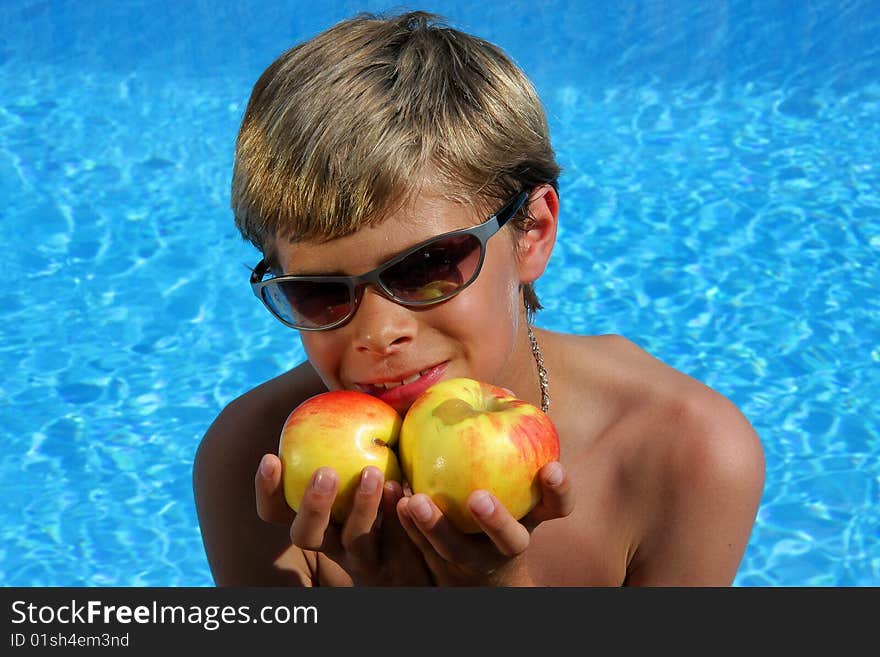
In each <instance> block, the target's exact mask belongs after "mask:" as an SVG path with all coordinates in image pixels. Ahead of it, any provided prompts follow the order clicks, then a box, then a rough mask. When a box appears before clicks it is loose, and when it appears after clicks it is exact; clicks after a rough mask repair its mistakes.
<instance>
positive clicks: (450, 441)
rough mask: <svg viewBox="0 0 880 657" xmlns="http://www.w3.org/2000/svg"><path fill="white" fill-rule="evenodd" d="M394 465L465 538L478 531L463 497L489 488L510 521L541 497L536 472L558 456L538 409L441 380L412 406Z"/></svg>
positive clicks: (504, 394) (552, 431) (479, 385)
mask: <svg viewBox="0 0 880 657" xmlns="http://www.w3.org/2000/svg"><path fill="white" fill-rule="evenodd" d="M399 449H400V464H401V467H402V468H403V474H404V477H405V478H406V480H407V481H408V482H409V484H410V486H411V488H412V490H413V492H415V493H425V494H426V495H428V496H430V497H431V499H432V500H433V501H434V503H435V504H436V505H437V506H438V507H439V508H440V510H441V511H442V512H443V513H444V515H445V516H446V517H448V518H449V520H450V521H451V522H452V524H453V525H455V526H456V527H457V528H458V529H460V530H461V531H463V532H466V533H476V532H479V531H481V529H480V527H479V525H478V524H477V523H476V521H475V520H474V518H473V516H472V515H471V513H470V511H469V510H468V509H467V506H466V502H467V498H468V496H469V495H470V494H471V493H472V492H473V491H475V490H477V489H484V490H488V491H489V492H490V493H492V494H493V495H494V496H495V497H496V498H498V500H499V501H500V502H501V503H502V504H503V505H504V506H505V507H506V508H507V510H508V511H509V512H510V513H511V514H512V515H513V516H514V517H515V518H517V519H520V518H522V517H523V516H524V515H526V514H527V513H528V512H529V511H531V510H532V509H533V508H534V507H535V505H536V504H537V503H538V501H539V500H540V497H541V489H540V484H539V482H538V479H537V473H538V471H539V470H540V469H541V468H542V467H543V466H544V465H546V464H547V463H549V462H550V461H554V460H556V459H558V458H559V436H558V434H557V432H556V428H555V427H554V426H553V423H552V422H551V421H550V418H549V417H548V416H547V415H546V414H545V413H543V412H542V411H541V409H539V408H537V407H535V406H533V405H532V404H529V403H528V402H525V401H523V400H520V399H517V398H516V397H514V396H513V395H511V394H510V393H509V392H508V391H507V390H504V389H503V388H499V387H496V386H493V385H491V384H488V383H483V382H480V381H475V380H473V379H467V378H455V379H448V380H446V381H441V382H439V383H436V384H434V385H433V386H431V387H430V388H428V389H427V390H426V391H425V392H424V393H422V395H421V396H420V397H419V398H418V399H416V401H415V402H413V405H412V406H411V407H410V409H409V411H407V413H406V416H405V417H404V418H403V425H402V426H401V430H400V445H399Z"/></svg>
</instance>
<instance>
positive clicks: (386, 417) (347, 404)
mask: <svg viewBox="0 0 880 657" xmlns="http://www.w3.org/2000/svg"><path fill="white" fill-rule="evenodd" d="M400 427H401V418H400V415H399V414H398V413H397V411H395V410H394V409H393V408H392V407H391V406H389V405H388V404H386V403H385V402H384V401H382V400H381V399H377V398H376V397H373V396H371V395H368V394H366V393H363V392H355V391H350V390H333V391H330V392H325V393H321V394H318V395H315V396H314V397H311V398H309V399H307V400H306V401H304V402H302V403H301V404H300V405H299V406H297V407H296V408H295V409H294V410H293V411H292V412H291V413H290V415H289V416H288V417H287V420H286V421H285V423H284V428H283V429H282V430H281V439H280V441H279V445H278V456H279V457H280V458H281V472H282V485H283V489H284V498H285V499H286V500H287V503H288V504H289V505H290V507H291V508H292V509H293V510H294V511H299V506H300V503H301V502H302V498H303V494H304V493H305V491H306V489H307V488H308V486H309V483H310V481H311V479H312V476H313V475H314V473H315V470H317V469H318V468H320V467H331V468H333V469H334V470H335V471H336V473H337V475H338V476H339V487H338V491H337V494H336V500H335V501H334V503H333V508H332V510H331V512H330V518H331V520H332V521H333V522H335V523H337V524H342V522H344V520H345V518H346V516H347V515H348V513H349V511H350V510H351V504H352V500H353V497H354V494H355V491H356V490H357V487H358V483H359V481H360V475H361V471H362V470H363V469H364V468H365V467H367V466H368V465H374V466H376V467H377V468H379V470H381V471H382V474H383V475H384V476H385V480H386V481H389V480H395V481H400V480H401V476H400V464H399V463H398V460H397V455H396V454H395V453H394V450H393V447H394V446H395V444H396V443H397V439H398V436H399V434H400Z"/></svg>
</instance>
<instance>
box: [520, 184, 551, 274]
mask: <svg viewBox="0 0 880 657" xmlns="http://www.w3.org/2000/svg"><path fill="white" fill-rule="evenodd" d="M529 216H530V220H529V222H528V224H527V230H526V231H525V232H524V233H522V234H521V235H520V238H519V253H518V258H519V280H520V283H521V284H525V283H532V282H534V281H535V280H537V279H538V278H539V277H540V276H541V274H543V273H544V269H545V268H546V267H547V261H549V260H550V254H551V253H552V252H553V246H554V245H555V244H556V226H557V217H558V216H559V196H558V195H557V194H556V190H555V189H553V186H552V185H541V186H540V187H536V188H535V190H534V191H533V192H532V195H531V197H530V198H529Z"/></svg>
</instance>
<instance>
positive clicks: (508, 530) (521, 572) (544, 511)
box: [397, 462, 574, 586]
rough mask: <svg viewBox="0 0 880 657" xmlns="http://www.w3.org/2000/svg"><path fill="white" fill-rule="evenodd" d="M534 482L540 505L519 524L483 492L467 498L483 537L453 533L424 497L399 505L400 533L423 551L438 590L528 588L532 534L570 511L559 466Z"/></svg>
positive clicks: (565, 478)
mask: <svg viewBox="0 0 880 657" xmlns="http://www.w3.org/2000/svg"><path fill="white" fill-rule="evenodd" d="M538 477H539V481H540V482H541V493H542V495H541V501H540V502H539V503H538V505H537V506H536V507H535V508H534V509H532V511H531V512H530V513H529V514H528V515H526V516H525V517H524V518H522V520H521V521H520V522H517V520H516V519H515V518H514V517H513V516H511V515H510V513H509V512H508V511H507V509H505V508H504V506H502V505H501V503H500V502H499V501H498V500H497V499H496V498H495V497H494V496H493V495H491V494H490V493H488V492H487V491H474V492H473V493H471V495H470V497H468V508H469V509H470V510H471V513H472V514H473V516H474V519H475V520H476V521H477V523H478V524H479V525H480V527H482V529H483V531H484V532H485V534H464V533H462V532H460V531H459V530H457V529H456V528H455V527H454V526H453V525H452V523H451V522H449V520H448V519H447V518H446V517H445V516H444V515H443V513H442V512H441V511H440V509H439V508H437V506H436V505H435V504H434V503H433V502H432V501H431V498H429V497H428V496H427V495H418V494H417V495H413V496H412V497H406V498H403V499H402V500H401V501H399V502H398V504H397V510H398V515H399V517H400V521H401V523H402V525H403V528H404V529H405V530H406V533H407V534H408V535H409V537H410V538H411V539H412V541H413V543H415V544H416V545H417V546H418V547H419V549H420V550H421V551H422V554H423V555H424V557H425V560H426V561H427V563H428V565H429V566H430V568H431V571H432V573H433V575H434V579H435V580H436V581H437V583H438V584H440V585H441V586H442V585H459V586H481V585H492V586H530V585H532V584H533V582H532V580H531V577H530V575H529V573H528V571H527V569H526V567H525V560H524V559H523V555H524V553H525V551H526V548H528V546H529V541H530V539H531V532H532V530H533V529H534V528H535V527H537V526H538V525H539V524H540V523H542V522H544V521H545V520H551V519H553V518H562V517H565V516H567V515H568V514H569V513H571V511H572V508H573V507H574V497H573V495H572V493H571V486H570V483H569V480H568V476H567V475H566V473H565V471H564V470H563V468H562V466H561V465H560V464H559V463H556V462H553V463H548V464H547V465H545V466H544V467H543V468H542V469H541V470H540V472H539V473H538Z"/></svg>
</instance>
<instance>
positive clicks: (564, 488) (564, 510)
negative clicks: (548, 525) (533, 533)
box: [522, 461, 574, 530]
mask: <svg viewBox="0 0 880 657" xmlns="http://www.w3.org/2000/svg"><path fill="white" fill-rule="evenodd" d="M538 481H539V482H540V485H541V500H540V501H539V502H538V505H537V506H536V507H535V508H534V509H532V511H531V512H530V513H529V514H528V515H527V516H526V517H525V518H523V519H522V523H523V524H524V525H525V526H526V527H528V528H529V529H530V530H531V529H534V528H535V527H537V526H538V525H539V524H541V523H542V522H544V521H545V520H553V519H554V518H564V517H566V516H567V515H569V514H570V513H571V512H572V510H573V509H574V493H573V492H572V489H571V481H570V480H569V478H568V473H567V472H566V471H565V469H564V468H563V467H562V465H561V464H560V463H559V462H558V461H551V462H550V463H548V464H547V465H545V466H544V467H543V468H541V470H540V471H539V472H538Z"/></svg>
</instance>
